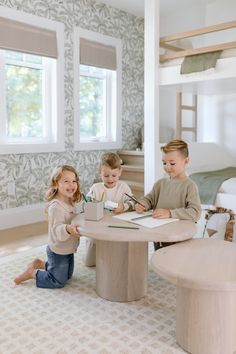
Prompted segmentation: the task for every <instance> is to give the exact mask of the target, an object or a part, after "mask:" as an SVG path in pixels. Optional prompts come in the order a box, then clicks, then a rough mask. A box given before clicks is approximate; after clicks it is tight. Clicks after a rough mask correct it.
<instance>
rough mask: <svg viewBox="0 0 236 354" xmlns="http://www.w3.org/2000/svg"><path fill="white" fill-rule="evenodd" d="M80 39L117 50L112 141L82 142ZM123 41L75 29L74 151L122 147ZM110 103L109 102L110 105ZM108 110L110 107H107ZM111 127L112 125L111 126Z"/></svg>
mask: <svg viewBox="0 0 236 354" xmlns="http://www.w3.org/2000/svg"><path fill="white" fill-rule="evenodd" d="M80 38H85V39H87V40H90V41H94V42H99V43H102V44H104V45H111V46H113V47H115V48H116V56H117V57H116V58H117V69H116V73H117V80H116V82H117V87H116V92H117V97H116V102H117V108H116V123H115V127H113V128H114V131H115V137H114V138H113V139H111V140H110V141H102V140H97V139H96V140H92V139H91V140H88V141H83V140H80V134H79V132H80V104H79V101H80ZM121 82H122V41H121V40H120V39H118V38H114V37H110V36H106V35H102V34H100V33H97V32H93V31H89V30H85V29H82V28H79V27H74V149H75V150H80V151H84V150H107V149H120V148H121V147H122V139H121V126H122V125H121V111H122V103H121V101H122V100H121V90H122V84H121ZM109 104H110V102H107V105H109ZM107 108H108V107H107ZM110 126H111V124H110Z"/></svg>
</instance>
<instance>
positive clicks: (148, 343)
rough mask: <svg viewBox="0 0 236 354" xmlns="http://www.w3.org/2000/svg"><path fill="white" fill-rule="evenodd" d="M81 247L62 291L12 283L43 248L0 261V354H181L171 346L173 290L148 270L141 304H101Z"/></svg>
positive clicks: (108, 302)
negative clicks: (146, 289)
mask: <svg viewBox="0 0 236 354" xmlns="http://www.w3.org/2000/svg"><path fill="white" fill-rule="evenodd" d="M84 247H85V242H84V239H82V240H81V245H80V248H79V250H78V253H77V254H76V256H75V273H74V276H73V278H72V280H71V281H70V282H69V283H68V285H67V286H66V287H65V288H64V289H55V290H47V289H37V288H36V287H35V282H34V281H33V280H30V281H28V282H25V283H24V284H22V285H19V286H15V285H14V283H13V278H14V277H15V276H16V275H18V274H19V273H20V272H21V271H23V270H24V269H25V266H26V265H27V264H28V263H29V262H31V261H32V260H33V258H34V257H36V256H37V257H41V258H44V259H45V254H46V253H45V246H43V247H37V248H33V249H31V250H28V251H25V252H21V253H19V254H15V255H11V256H7V257H3V258H1V259H0V265H1V275H0V294H1V295H0V299H1V301H0V328H1V330H0V354H69V353H70V354H131V353H132V354H133V353H135V354H150V353H155V354H177V353H184V351H183V350H182V349H181V348H180V347H179V346H178V345H177V344H176V340H175V287H174V286H173V285H171V284H170V283H168V282H167V281H165V280H163V279H161V278H159V277H158V276H157V274H156V273H154V272H153V271H152V270H151V269H149V279H148V295H147V296H146V297H145V298H143V299H141V300H139V301H134V302H129V303H115V302H110V301H107V300H104V299H102V298H100V297H98V296H97V294H96V291H95V271H96V270H95V268H87V267H85V266H84V264H83V252H84ZM152 252H153V245H152V243H150V247H149V255H151V253H152ZM149 268H150V267H149Z"/></svg>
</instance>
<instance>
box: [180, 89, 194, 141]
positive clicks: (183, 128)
mask: <svg viewBox="0 0 236 354" xmlns="http://www.w3.org/2000/svg"><path fill="white" fill-rule="evenodd" d="M182 100H183V97H182V92H177V94H176V139H184V137H183V132H191V133H192V134H193V137H192V139H191V141H192V142H196V141H197V95H193V98H192V105H184V104H183V102H182ZM183 111H190V112H191V111H192V113H193V114H191V115H190V114H189V115H188V119H190V120H191V121H190V123H189V124H188V126H184V125H183Z"/></svg>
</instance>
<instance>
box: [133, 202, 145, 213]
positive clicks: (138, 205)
mask: <svg viewBox="0 0 236 354" xmlns="http://www.w3.org/2000/svg"><path fill="white" fill-rule="evenodd" d="M134 208H135V211H137V213H139V214H141V213H143V212H144V211H146V209H145V208H144V207H143V206H142V205H140V204H135V207H134Z"/></svg>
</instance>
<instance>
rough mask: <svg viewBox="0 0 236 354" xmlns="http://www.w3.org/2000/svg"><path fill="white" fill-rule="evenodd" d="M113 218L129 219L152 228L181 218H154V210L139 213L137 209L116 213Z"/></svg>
mask: <svg viewBox="0 0 236 354" xmlns="http://www.w3.org/2000/svg"><path fill="white" fill-rule="evenodd" d="M113 218H117V219H121V220H125V221H129V222H132V223H134V224H138V225H141V226H145V227H148V228H151V229H152V228H154V227H158V226H161V225H165V224H168V223H170V222H174V221H178V220H179V219H173V218H168V219H154V218H152V212H151V213H150V212H147V213H142V214H138V213H136V211H131V212H128V213H123V214H120V215H115V216H113Z"/></svg>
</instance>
